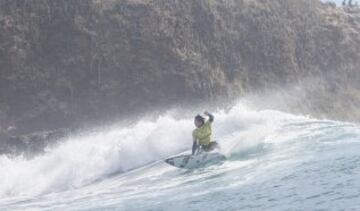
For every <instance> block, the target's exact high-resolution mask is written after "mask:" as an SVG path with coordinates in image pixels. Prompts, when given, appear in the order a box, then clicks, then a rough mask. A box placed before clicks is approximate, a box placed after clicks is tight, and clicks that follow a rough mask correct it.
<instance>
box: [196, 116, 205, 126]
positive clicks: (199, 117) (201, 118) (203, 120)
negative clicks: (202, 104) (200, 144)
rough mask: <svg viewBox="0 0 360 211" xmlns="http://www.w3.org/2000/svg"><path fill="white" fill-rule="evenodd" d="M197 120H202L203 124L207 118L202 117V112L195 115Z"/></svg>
mask: <svg viewBox="0 0 360 211" xmlns="http://www.w3.org/2000/svg"><path fill="white" fill-rule="evenodd" d="M195 120H196V121H199V122H201V123H202V124H204V123H205V118H204V117H202V116H201V115H200V114H198V115H196V116H195Z"/></svg>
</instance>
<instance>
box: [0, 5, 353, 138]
mask: <svg viewBox="0 0 360 211" xmlns="http://www.w3.org/2000/svg"><path fill="white" fill-rule="evenodd" d="M359 33H360V18H359V11H358V10H351V11H350V10H348V9H346V8H334V7H331V6H329V5H326V4H323V3H321V2H320V1H317V0H297V1H290V0H272V1H263V0H258V1H254V0H189V1H183V0H143V1H139V0H107V1H102V0H78V1H73V0H62V1H56V0H26V1H24V0H1V1H0V58H1V59H0V68H1V71H0V76H1V77H0V128H2V130H5V129H4V128H8V127H9V126H13V127H15V128H16V131H15V134H21V133H28V132H32V131H39V130H50V129H56V128H62V127H75V126H79V125H83V124H84V123H94V122H96V123H97V124H101V122H105V121H110V120H115V119H116V118H119V117H122V116H124V115H128V114H129V113H135V112H140V111H144V110H151V109H154V108H157V107H159V106H165V107H169V106H170V105H174V104H179V103H183V104H185V102H189V101H190V100H194V99H198V100H203V101H216V99H218V97H224V98H222V99H232V98H234V97H238V96H244V95H246V94H249V93H250V94H253V93H255V94H260V95H261V93H262V92H263V91H264V90H265V91H267V92H268V93H271V90H278V91H279V90H280V91H279V92H280V93H281V96H284V97H283V98H282V99H287V97H286V96H288V97H289V96H291V97H294V95H298V96H299V97H298V99H297V100H296V98H293V99H292V100H294V99H295V101H294V102H292V103H291V104H290V103H288V104H287V106H286V107H285V106H281V105H278V106H279V109H287V110H290V111H296V112H301V113H307V114H312V115H315V116H320V117H328V118H335V119H346V120H353V121H358V120H359V119H360V112H359V109H358V108H359V102H360V91H359V88H360V83H359V79H360V76H359V75H360V73H359V72H360V71H359V67H360V56H359V54H360V53H359V52H360V40H359V39H360V36H359ZM282 87H286V89H284V88H282ZM299 87H301V89H298V88H299ZM291 90H295V91H294V92H291ZM296 90H297V91H296ZM299 90H301V91H299ZM280 102H281V101H280ZM283 104H286V102H283Z"/></svg>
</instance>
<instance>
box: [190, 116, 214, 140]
mask: <svg viewBox="0 0 360 211" xmlns="http://www.w3.org/2000/svg"><path fill="white" fill-rule="evenodd" d="M192 135H193V139H194V141H199V144H201V145H208V144H209V143H210V141H211V121H209V120H208V121H206V122H205V124H204V125H203V126H201V127H199V128H196V129H195V130H194V131H193V133H192Z"/></svg>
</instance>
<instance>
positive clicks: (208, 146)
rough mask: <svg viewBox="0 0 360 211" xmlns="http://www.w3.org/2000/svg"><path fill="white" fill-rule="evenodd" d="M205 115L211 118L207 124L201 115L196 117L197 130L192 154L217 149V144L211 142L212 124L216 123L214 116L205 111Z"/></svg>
mask: <svg viewBox="0 0 360 211" xmlns="http://www.w3.org/2000/svg"><path fill="white" fill-rule="evenodd" d="M204 114H205V115H206V116H208V117H209V119H208V120H207V121H206V122H205V118H204V117H202V116H201V115H199V114H198V115H196V116H195V120H194V123H195V126H196V129H195V130H194V131H193V133H192V136H193V146H192V154H193V155H194V154H195V152H199V151H200V150H202V151H205V152H209V151H212V150H213V149H215V148H216V147H217V145H218V144H217V143H216V142H215V141H211V133H212V130H211V124H212V123H213V122H214V116H213V115H212V114H210V113H209V112H207V111H205V112H204Z"/></svg>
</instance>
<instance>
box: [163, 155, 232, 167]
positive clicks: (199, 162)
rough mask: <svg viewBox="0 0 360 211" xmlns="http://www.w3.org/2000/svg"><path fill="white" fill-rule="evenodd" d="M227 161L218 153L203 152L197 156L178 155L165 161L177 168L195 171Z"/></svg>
mask: <svg viewBox="0 0 360 211" xmlns="http://www.w3.org/2000/svg"><path fill="white" fill-rule="evenodd" d="M225 159H226V157H225V156H224V155H222V154H220V153H218V152H203V153H200V154H197V155H178V156H175V157H170V158H167V159H165V162H166V163H167V164H169V165H172V166H175V167H177V168H184V169H193V168H198V167H201V166H204V165H206V164H208V163H212V162H216V161H222V160H225Z"/></svg>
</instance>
